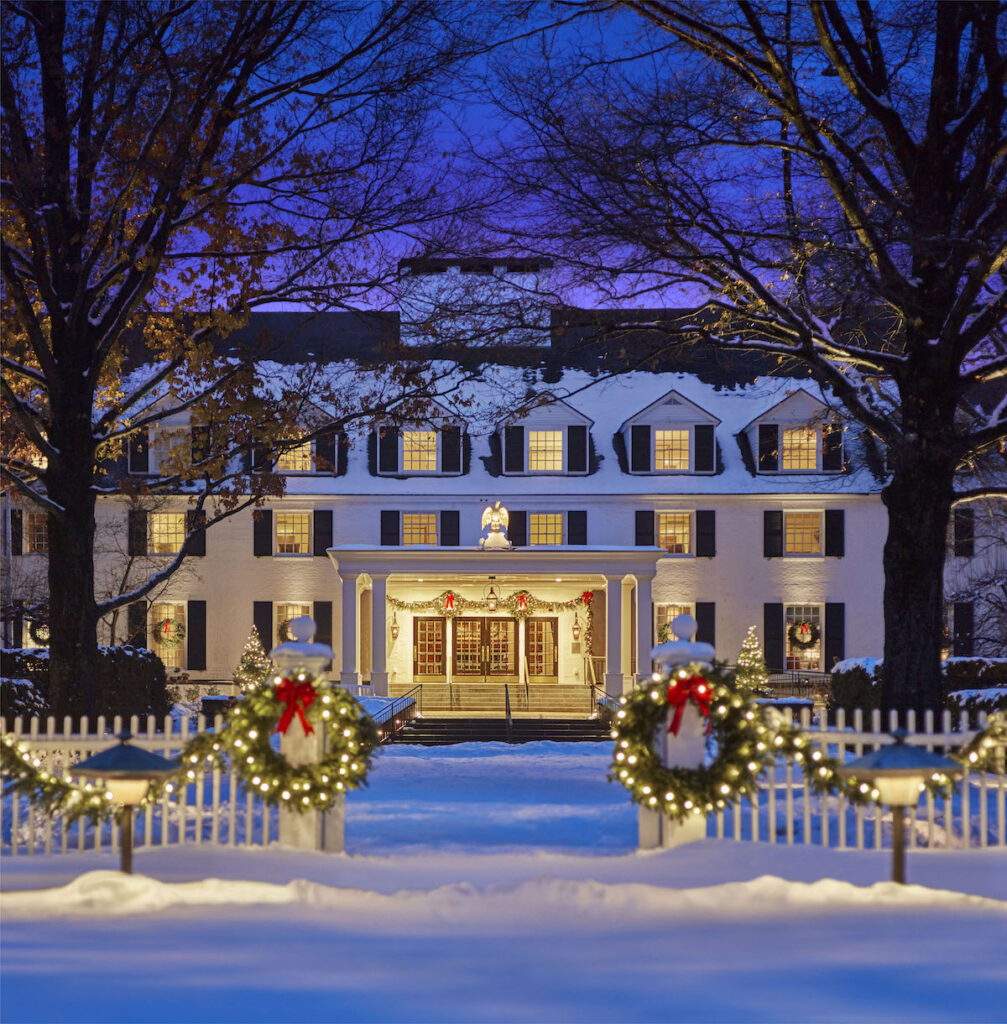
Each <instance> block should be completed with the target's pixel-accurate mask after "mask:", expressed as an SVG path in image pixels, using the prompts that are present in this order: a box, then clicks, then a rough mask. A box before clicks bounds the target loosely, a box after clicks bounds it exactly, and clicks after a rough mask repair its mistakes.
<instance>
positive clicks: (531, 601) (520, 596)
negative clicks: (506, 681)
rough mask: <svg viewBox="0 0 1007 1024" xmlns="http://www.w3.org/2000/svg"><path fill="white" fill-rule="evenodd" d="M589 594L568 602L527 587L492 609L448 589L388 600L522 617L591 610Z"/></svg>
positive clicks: (417, 608)
mask: <svg viewBox="0 0 1007 1024" xmlns="http://www.w3.org/2000/svg"><path fill="white" fill-rule="evenodd" d="M590 595H591V591H590V590H585V591H584V593H583V594H581V595H580V596H579V597H574V598H571V599H570V600H569V601H543V600H542V599H541V598H539V597H536V596H535V595H534V594H532V593H529V592H528V591H527V590H516V591H515V592H514V593H513V594H508V595H507V596H506V597H498V598H497V602H496V607H495V608H490V605H489V601H487V600H485V599H483V600H479V601H473V600H472V599H471V598H468V597H462V595H461V594H456V593H455V592H454V591H453V590H445V591H444V592H443V593H441V594H438V595H437V596H436V597H434V598H430V599H429V600H422V601H402V600H400V599H399V598H397V597H389V598H386V600H387V602H388V604H390V605H391V606H392V607H393V608H398V609H399V610H400V611H410V612H421V611H434V612H437V613H438V615H444V616H445V617H447V618H453V617H454V616H456V615H462V614H464V613H465V612H475V611H479V612H487V611H502V612H507V613H508V614H509V615H512V616H514V618H518V619H523V618H525V617H527V616H529V615H534V614H536V613H541V612H555V611H559V610H561V609H579V608H586V609H587V610H588V611H589V612H590V610H591V596H590Z"/></svg>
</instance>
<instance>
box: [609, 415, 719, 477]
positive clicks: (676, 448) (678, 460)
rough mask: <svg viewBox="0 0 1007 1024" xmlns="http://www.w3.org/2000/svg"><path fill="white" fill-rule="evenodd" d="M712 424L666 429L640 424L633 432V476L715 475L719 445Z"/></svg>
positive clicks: (630, 434)
mask: <svg viewBox="0 0 1007 1024" xmlns="http://www.w3.org/2000/svg"><path fill="white" fill-rule="evenodd" d="M713 432H714V427H713V424H711V423H697V424H695V425H694V426H681V427H678V426H676V427H663V426H650V425H649V424H643V423H637V424H634V425H633V426H632V427H631V428H630V432H629V445H630V453H629V455H630V459H629V468H630V472H632V473H713V472H714V471H715V469H716V445H715V443H714V433H713Z"/></svg>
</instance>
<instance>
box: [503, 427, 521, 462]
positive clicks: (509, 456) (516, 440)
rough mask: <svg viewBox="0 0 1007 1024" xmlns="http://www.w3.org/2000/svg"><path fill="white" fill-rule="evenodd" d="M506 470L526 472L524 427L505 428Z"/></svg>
mask: <svg viewBox="0 0 1007 1024" xmlns="http://www.w3.org/2000/svg"><path fill="white" fill-rule="evenodd" d="M504 472H505V473H523V472H524V427H505V428H504Z"/></svg>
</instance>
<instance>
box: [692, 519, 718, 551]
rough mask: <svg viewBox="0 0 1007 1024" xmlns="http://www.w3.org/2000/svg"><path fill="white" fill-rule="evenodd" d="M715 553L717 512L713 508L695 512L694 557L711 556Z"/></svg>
mask: <svg viewBox="0 0 1007 1024" xmlns="http://www.w3.org/2000/svg"><path fill="white" fill-rule="evenodd" d="M716 554H717V513H716V512H715V511H713V509H699V510H697V512H696V557H697V558H713V557H714V556H715V555H716Z"/></svg>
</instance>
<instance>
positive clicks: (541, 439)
mask: <svg viewBox="0 0 1007 1024" xmlns="http://www.w3.org/2000/svg"><path fill="white" fill-rule="evenodd" d="M570 413H571V416H576V417H580V414H579V413H577V412H575V411H574V410H572V409H571V410H570ZM543 418H544V417H543ZM556 418H557V417H555V415H553V416H552V417H550V420H551V422H550V423H549V424H548V425H547V424H542V423H541V421H540V422H539V423H536V422H535V420H534V419H533V420H532V422H530V423H528V424H527V425H525V426H512V427H504V428H503V430H502V434H503V471H504V473H507V474H512V473H587V472H588V452H589V449H590V444H591V442H590V436H589V434H588V426H587V425H582V424H580V423H572V424H570V425H569V426H566V427H554V426H552V424H553V423H555V422H556ZM580 418H583V417H580ZM588 422H590V421H588Z"/></svg>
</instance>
